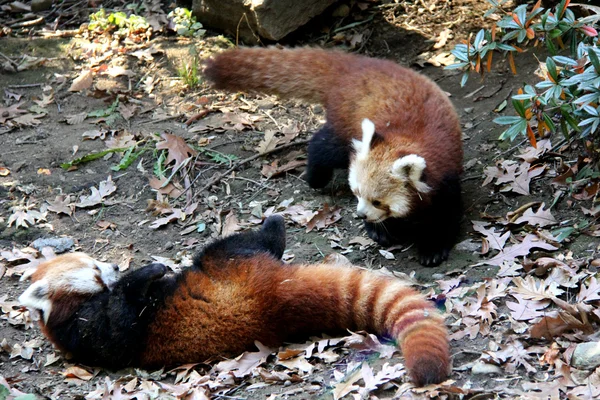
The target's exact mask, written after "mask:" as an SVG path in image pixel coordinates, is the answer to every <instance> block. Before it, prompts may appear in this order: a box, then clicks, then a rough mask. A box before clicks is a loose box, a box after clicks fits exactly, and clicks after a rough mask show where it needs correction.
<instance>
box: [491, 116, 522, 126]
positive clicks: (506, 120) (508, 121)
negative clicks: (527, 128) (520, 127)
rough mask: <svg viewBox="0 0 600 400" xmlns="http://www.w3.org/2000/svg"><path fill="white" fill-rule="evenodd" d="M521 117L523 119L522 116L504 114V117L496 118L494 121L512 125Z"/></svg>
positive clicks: (499, 123)
mask: <svg viewBox="0 0 600 400" xmlns="http://www.w3.org/2000/svg"><path fill="white" fill-rule="evenodd" d="M521 119H522V118H521V117H516V116H504V117H498V118H494V123H495V124H498V125H512V124H516V123H517V122H519V121H520V120H521Z"/></svg>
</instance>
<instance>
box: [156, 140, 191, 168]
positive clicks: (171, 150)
mask: <svg viewBox="0 0 600 400" xmlns="http://www.w3.org/2000/svg"><path fill="white" fill-rule="evenodd" d="M160 136H161V137H162V138H163V139H164V142H158V143H156V148H157V149H159V150H168V154H167V161H166V162H165V164H170V163H171V162H173V161H174V162H175V164H174V166H175V168H177V167H179V166H180V165H181V164H182V163H183V162H184V161H185V160H186V159H187V158H189V157H193V156H195V155H196V154H197V152H196V150H194V149H192V148H191V147H190V146H188V144H187V143H186V142H185V140H184V139H183V138H181V137H179V136H176V135H171V134H169V133H163V134H162V135H160Z"/></svg>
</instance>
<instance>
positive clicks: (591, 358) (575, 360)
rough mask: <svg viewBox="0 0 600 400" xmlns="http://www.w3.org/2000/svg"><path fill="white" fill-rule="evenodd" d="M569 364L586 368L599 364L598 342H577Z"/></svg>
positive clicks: (592, 367) (599, 348)
mask: <svg viewBox="0 0 600 400" xmlns="http://www.w3.org/2000/svg"><path fill="white" fill-rule="evenodd" d="M571 366H573V367H575V368H580V369H587V370H591V369H595V368H596V367H598V366H600V342H588V343H579V344H578V345H577V347H575V351H574V352H573V356H572V357H571Z"/></svg>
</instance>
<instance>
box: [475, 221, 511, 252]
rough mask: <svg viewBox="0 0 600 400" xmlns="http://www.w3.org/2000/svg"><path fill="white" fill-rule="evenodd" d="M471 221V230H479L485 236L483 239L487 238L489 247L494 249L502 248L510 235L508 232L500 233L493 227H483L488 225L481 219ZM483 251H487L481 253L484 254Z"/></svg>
mask: <svg viewBox="0 0 600 400" xmlns="http://www.w3.org/2000/svg"><path fill="white" fill-rule="evenodd" d="M472 222H473V230H474V231H475V232H479V233H481V234H482V235H483V236H485V239H486V240H487V243H488V246H489V248H491V249H494V250H502V249H503V248H504V245H505V244H506V241H507V240H508V238H509V237H510V232H505V233H503V234H500V233H499V232H496V229H495V228H494V227H491V228H485V226H487V225H489V223H487V222H482V221H472ZM485 253H487V251H486V252H484V253H483V254H485Z"/></svg>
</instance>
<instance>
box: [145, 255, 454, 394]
mask: <svg viewBox="0 0 600 400" xmlns="http://www.w3.org/2000/svg"><path fill="white" fill-rule="evenodd" d="M203 268H204V270H205V271H207V272H208V273H207V274H204V273H198V272H193V271H189V272H188V273H186V274H185V276H184V278H183V280H182V281H181V286H180V287H179V289H178V290H177V292H176V293H175V294H174V295H173V296H172V297H171V298H168V299H167V300H166V303H165V307H164V308H163V309H162V310H160V311H159V312H158V314H157V315H156V318H155V320H154V323H152V324H151V325H150V327H149V332H148V338H149V340H148V343H147V350H146V351H144V358H143V360H142V363H143V364H144V365H146V366H161V365H163V364H165V363H169V364H177V363H185V362H189V361H190V360H198V361H201V360H206V359H208V358H210V357H212V356H215V355H229V356H235V355H237V354H239V353H241V352H242V351H244V350H247V349H248V348H251V347H252V345H253V342H254V341H255V340H258V341H260V342H262V343H263V344H265V345H267V346H276V345H279V344H281V343H282V342H283V341H284V340H287V339H290V338H293V337H294V336H297V335H300V334H301V335H304V336H306V335H308V334H318V333H323V332H330V333H334V332H343V331H344V330H345V329H366V330H369V331H371V332H375V333H377V334H380V335H390V336H393V337H394V338H395V339H397V340H398V342H399V344H400V346H401V348H402V351H403V353H404V356H405V358H406V365H407V368H408V369H409V371H410V374H411V377H412V379H413V381H414V382H415V383H416V384H418V385H422V384H426V383H429V382H434V381H435V382H439V381H441V380H443V379H444V378H445V377H446V376H447V374H448V370H449V365H450V357H449V351H448V339H447V331H446V328H445V325H444V323H443V318H442V317H441V316H440V315H439V314H438V313H437V311H436V310H435V309H434V307H433V305H432V304H431V303H430V302H428V301H426V300H425V299H424V298H423V296H421V295H420V294H418V293H417V292H416V291H414V290H413V289H411V288H408V287H406V286H405V285H404V284H402V283H400V282H399V281H398V280H396V279H392V278H388V277H384V276H381V275H378V274H375V273H372V272H369V271H364V270H360V269H354V268H346V267H342V266H337V265H326V264H318V265H305V266H287V265H285V266H282V265H281V262H279V261H276V260H274V259H273V258H272V257H270V256H268V255H260V256H256V257H252V258H250V259H248V260H247V261H244V262H243V263H239V261H228V262H226V263H225V265H223V263H222V262H220V263H219V265H210V264H209V263H207V264H206V265H203Z"/></svg>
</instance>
